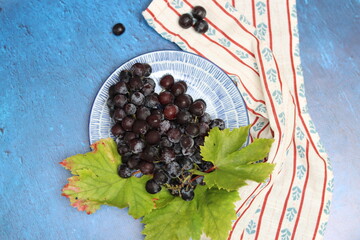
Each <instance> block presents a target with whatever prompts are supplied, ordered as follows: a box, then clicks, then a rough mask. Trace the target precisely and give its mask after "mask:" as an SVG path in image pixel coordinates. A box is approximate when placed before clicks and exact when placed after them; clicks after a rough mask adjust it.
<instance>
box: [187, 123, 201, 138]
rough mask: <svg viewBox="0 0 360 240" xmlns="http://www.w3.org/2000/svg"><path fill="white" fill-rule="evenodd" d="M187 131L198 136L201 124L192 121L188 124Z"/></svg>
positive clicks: (190, 134)
mask: <svg viewBox="0 0 360 240" xmlns="http://www.w3.org/2000/svg"><path fill="white" fill-rule="evenodd" d="M185 133H186V134H187V135H189V136H190V137H193V138H194V137H197V136H198V135H199V133H200V128H199V125H198V124H196V123H191V124H189V125H187V126H186V128H185Z"/></svg>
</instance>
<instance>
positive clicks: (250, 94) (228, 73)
mask: <svg viewBox="0 0 360 240" xmlns="http://www.w3.org/2000/svg"><path fill="white" fill-rule="evenodd" d="M223 71H224V72H225V73H226V74H227V75H234V76H236V77H237V78H239V82H240V84H241V85H242V86H243V88H244V89H245V91H246V92H247V93H248V94H249V96H250V97H251V99H252V100H254V101H255V102H260V103H262V104H265V101H263V100H259V99H256V98H255V97H254V96H253V95H252V93H251V92H250V91H249V90H248V89H247V87H246V86H245V85H244V84H243V83H242V81H241V78H240V77H239V76H238V75H236V74H234V73H230V72H227V71H225V70H224V69H223Z"/></svg>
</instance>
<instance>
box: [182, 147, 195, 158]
mask: <svg viewBox="0 0 360 240" xmlns="http://www.w3.org/2000/svg"><path fill="white" fill-rule="evenodd" d="M195 152H196V148H195V147H192V148H188V149H185V148H183V149H182V150H181V153H182V155H184V156H191V155H194V154H195Z"/></svg>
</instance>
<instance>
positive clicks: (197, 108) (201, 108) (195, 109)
mask: <svg viewBox="0 0 360 240" xmlns="http://www.w3.org/2000/svg"><path fill="white" fill-rule="evenodd" d="M205 110H206V104H205V102H204V100H200V99H198V100H196V101H194V102H193V103H192V104H191V105H190V108H189V112H190V113H191V114H193V115H195V116H197V117H201V116H202V115H204V113H205Z"/></svg>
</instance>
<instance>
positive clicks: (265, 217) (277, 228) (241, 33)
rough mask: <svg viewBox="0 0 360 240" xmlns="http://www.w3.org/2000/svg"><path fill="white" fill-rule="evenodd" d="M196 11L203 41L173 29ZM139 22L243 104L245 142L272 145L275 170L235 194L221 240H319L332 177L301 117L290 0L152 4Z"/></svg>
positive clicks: (303, 105)
mask: <svg viewBox="0 0 360 240" xmlns="http://www.w3.org/2000/svg"><path fill="white" fill-rule="evenodd" d="M197 5H200V6H203V7H204V8H205V9H206V11H207V16H206V21H207V22H208V23H209V30H208V31H207V32H206V33H205V34H198V33H196V32H195V31H194V30H193V29H182V28H181V27H180V26H179V24H178V19H179V16H180V15H181V14H183V13H189V12H191V9H192V7H194V6H197ZM143 16H144V17H145V19H146V20H147V22H148V24H149V25H150V26H152V27H153V28H154V29H155V30H156V31H157V32H158V33H159V34H161V36H163V37H164V38H166V39H168V40H170V41H172V42H175V43H176V44H177V45H178V46H179V47H180V48H182V49H183V50H184V51H189V52H193V53H196V54H198V55H201V56H203V57H205V58H208V59H209V60H211V61H213V62H214V63H216V64H217V65H218V66H219V67H221V68H222V69H223V70H224V71H225V72H226V73H227V74H228V75H229V76H230V77H231V78H232V79H233V80H234V81H235V82H236V84H237V86H238V88H239V90H240V92H241V94H242V96H243V97H244V100H245V102H246V104H247V108H248V111H249V118H250V123H251V124H252V128H251V136H252V138H271V137H274V139H275V142H274V144H273V146H272V148H271V151H270V154H269V157H268V162H271V163H276V168H275V170H274V172H273V174H272V175H271V177H270V178H269V180H268V181H267V182H266V183H262V184H258V183H255V182H250V183H249V185H248V186H246V187H244V188H241V189H240V190H239V193H240V196H241V198H242V200H241V201H239V202H238V203H237V214H238V219H237V220H236V221H235V222H234V223H233V229H232V231H231V232H230V233H229V239H264V240H273V239H281V240H290V239H305V240H308V239H322V238H323V235H324V231H325V229H326V224H327V221H328V216H329V208H330V204H331V195H332V191H333V174H332V170H331V166H330V164H329V160H328V157H327V155H326V153H325V151H324V148H323V147H322V145H321V143H320V139H319V136H318V134H317V132H316V130H315V127H314V124H313V122H312V121H311V118H310V116H309V113H308V111H307V106H306V98H305V90H304V80H303V76H302V69H301V62H300V52H299V34H298V29H297V16H296V5H295V0H277V1H269V0H262V1H259V0H235V1H234V0H233V1H225V0H153V2H152V3H151V4H150V6H149V7H148V8H147V9H146V10H145V11H144V12H143Z"/></svg>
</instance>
